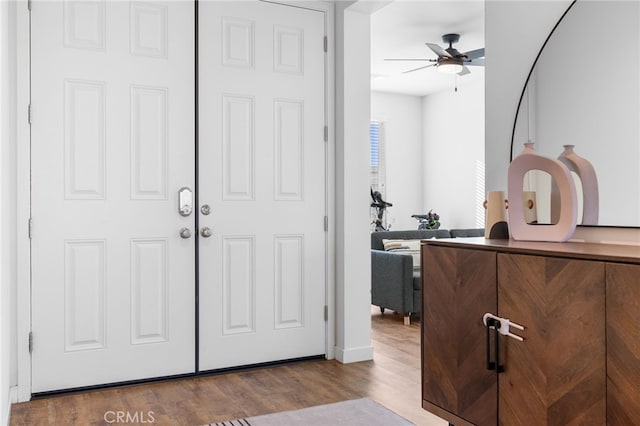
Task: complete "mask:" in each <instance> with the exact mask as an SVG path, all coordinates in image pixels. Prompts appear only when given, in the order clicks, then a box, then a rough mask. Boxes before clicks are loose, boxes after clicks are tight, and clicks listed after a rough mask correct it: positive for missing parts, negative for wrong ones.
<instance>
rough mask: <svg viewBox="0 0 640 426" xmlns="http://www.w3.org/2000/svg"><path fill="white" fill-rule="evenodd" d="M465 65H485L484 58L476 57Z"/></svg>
mask: <svg viewBox="0 0 640 426" xmlns="http://www.w3.org/2000/svg"><path fill="white" fill-rule="evenodd" d="M464 64H465V65H474V66H477V67H484V58H478V59H474V60H473V61H468V62H465V63H464Z"/></svg>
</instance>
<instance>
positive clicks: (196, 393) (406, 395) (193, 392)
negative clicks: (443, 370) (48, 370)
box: [10, 307, 447, 426]
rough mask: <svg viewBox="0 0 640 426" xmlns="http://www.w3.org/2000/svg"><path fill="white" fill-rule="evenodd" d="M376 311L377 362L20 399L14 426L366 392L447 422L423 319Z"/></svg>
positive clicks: (223, 411) (155, 418)
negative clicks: (430, 394) (423, 347)
mask: <svg viewBox="0 0 640 426" xmlns="http://www.w3.org/2000/svg"><path fill="white" fill-rule="evenodd" d="M371 313H372V317H371V320H372V328H373V332H372V344H373V347H374V360H373V361H365V362H359V363H352V364H341V363H339V362H337V361H334V360H331V361H327V360H319V361H307V362H301V363H298V364H290V365H283V366H278V367H270V368H263V369H257V370H252V371H244V372H235V373H226V374H219V375H212V376H206V377H198V378H187V379H181V380H169V381H164V382H158V383H151V384H143V385H131V386H123V387H118V388H112V389H106V390H99V391H91V392H84V393H76V394H67V395H61V396H52V397H49V398H42V399H37V400H34V401H30V402H25V403H20V404H14V405H13V406H12V408H11V420H10V426H22V425H28V426H37V425H83V426H84V425H104V424H110V423H111V424H117V422H116V420H118V419H117V416H118V412H121V413H123V414H122V416H123V417H121V420H129V423H128V424H135V423H136V422H135V421H134V422H131V420H137V423H138V424H150V423H152V424H154V425H171V426H173V425H201V424H206V423H211V422H217V421H223V420H231V419H236V418H241V417H249V416H255V415H260V414H267V413H273V412H278V411H285V410H295V409H299V408H304V407H309V406H313V405H320V404H327V403H331V402H338V401H343V400H348V399H356V398H362V397H369V398H371V399H373V400H375V401H377V402H379V403H381V404H382V405H384V406H386V407H387V408H389V409H391V410H393V411H395V412H396V413H397V414H399V415H401V416H403V417H404V418H406V419H408V420H410V421H412V422H413V423H415V424H416V425H418V426H443V425H447V423H446V422H445V421H443V420H442V419H439V418H438V417H435V416H433V415H431V414H429V413H428V412H426V411H424V410H423V409H422V408H421V396H420V322H419V321H418V320H416V321H412V324H411V326H405V325H403V318H402V316H401V315H397V314H393V313H390V312H389V311H387V312H386V313H385V314H384V315H381V314H380V312H379V310H378V308H375V307H372V310H371ZM127 415H128V418H127ZM121 423H124V421H123V422H121Z"/></svg>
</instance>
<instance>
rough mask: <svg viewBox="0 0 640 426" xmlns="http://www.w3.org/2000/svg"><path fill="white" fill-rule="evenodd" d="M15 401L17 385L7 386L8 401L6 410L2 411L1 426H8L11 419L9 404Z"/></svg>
mask: <svg viewBox="0 0 640 426" xmlns="http://www.w3.org/2000/svg"><path fill="white" fill-rule="evenodd" d="M16 402H18V387H17V386H12V387H10V388H9V401H8V404H7V412H6V413H4V417H3V418H2V419H0V420H1V422H0V425H2V426H5V425H6V426H8V425H9V420H10V419H11V404H15V403H16Z"/></svg>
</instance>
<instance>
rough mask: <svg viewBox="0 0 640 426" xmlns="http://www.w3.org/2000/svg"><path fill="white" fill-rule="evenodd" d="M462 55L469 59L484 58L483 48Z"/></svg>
mask: <svg viewBox="0 0 640 426" xmlns="http://www.w3.org/2000/svg"><path fill="white" fill-rule="evenodd" d="M463 55H466V57H467V58H469V59H477V58H484V47H483V48H482V49H476V50H470V51H468V52H464V53H463Z"/></svg>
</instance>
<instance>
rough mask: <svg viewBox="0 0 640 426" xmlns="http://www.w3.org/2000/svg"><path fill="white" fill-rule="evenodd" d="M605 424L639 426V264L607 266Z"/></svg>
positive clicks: (610, 264)
mask: <svg viewBox="0 0 640 426" xmlns="http://www.w3.org/2000/svg"><path fill="white" fill-rule="evenodd" d="M606 269H607V424H608V425H611V426H618V425H620V426H626V425H637V424H640V265H626V264H619V263H608V264H607V266H606Z"/></svg>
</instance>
